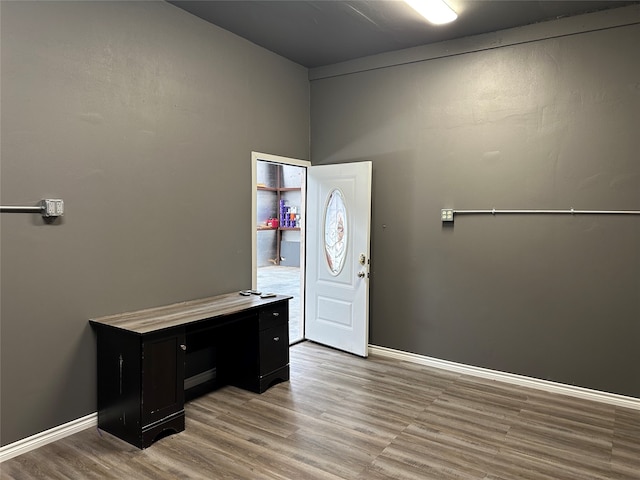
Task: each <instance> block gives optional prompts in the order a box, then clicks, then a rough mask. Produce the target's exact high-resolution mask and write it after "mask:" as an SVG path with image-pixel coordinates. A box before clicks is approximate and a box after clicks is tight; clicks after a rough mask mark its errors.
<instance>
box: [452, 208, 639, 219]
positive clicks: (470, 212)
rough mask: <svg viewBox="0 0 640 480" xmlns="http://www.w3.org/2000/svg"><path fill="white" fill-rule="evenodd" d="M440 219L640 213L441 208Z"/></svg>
mask: <svg viewBox="0 0 640 480" xmlns="http://www.w3.org/2000/svg"><path fill="white" fill-rule="evenodd" d="M440 212H441V213H440V219H441V220H442V221H443V222H453V219H454V217H455V215H480V214H490V215H497V214H501V213H507V214H537V215H540V214H565V215H566V214H568V215H640V210H576V209H574V208H571V209H569V210H497V209H495V208H492V209H491V210H456V209H454V208H443V209H442V210H441V211H440Z"/></svg>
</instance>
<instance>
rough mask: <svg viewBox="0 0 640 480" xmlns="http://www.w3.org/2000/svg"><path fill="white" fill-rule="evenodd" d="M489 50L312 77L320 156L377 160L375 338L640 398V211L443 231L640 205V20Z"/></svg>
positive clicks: (536, 30) (317, 160)
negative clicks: (477, 212) (451, 216)
mask: <svg viewBox="0 0 640 480" xmlns="http://www.w3.org/2000/svg"><path fill="white" fill-rule="evenodd" d="M631 12H634V14H635V15H636V19H637V13H638V10H637V9H635V10H631ZM545 28H546V27H545V25H539V26H535V27H532V28H529V32H530V33H531V32H533V35H532V36H533V37H544V33H545ZM516 36H517V34H516ZM482 40H483V42H484V44H491V48H489V49H483V50H481V51H477V52H475V53H467V54H460V55H447V53H446V52H447V51H448V50H449V46H448V45H446V44H445V45H443V46H442V48H441V51H442V52H441V53H442V55H444V56H443V57H442V58H436V59H432V60H428V61H419V62H416V63H409V64H404V65H398V66H392V67H389V68H377V69H374V70H370V71H362V72H356V73H348V71H349V68H345V69H344V70H345V72H347V73H346V74H343V75H338V76H335V77H328V78H319V79H317V80H314V81H312V83H311V119H312V122H311V123H312V130H311V138H312V149H311V158H312V162H313V163H314V164H324V163H335V162H342V161H358V160H372V161H373V219H372V261H371V268H372V277H371V325H370V342H371V343H372V344H375V345H381V346H385V347H390V348H394V349H400V350H405V351H409V352H415V353H418V354H422V355H427V356H432V357H436V358H440V359H446V360H451V361H455V362H461V363H464V364H470V365H476V366H481V367H487V368H491V369H496V370H501V371H507V372H513V373H517V374H523V375H527V376H532V377H537V378H541V379H548V380H553V381H558V382H562V383H566V384H572V385H579V386H583V387H588V388H593V389H598V390H603V391H608V392H615V393H618V394H624V395H629V396H634V397H640V348H638V345H639V343H640V217H621V216H617V217H616V216H606V217H605V216H574V217H572V216H520V215H513V216H495V217H492V216H491V215H489V216H465V217H457V219H456V221H455V224H454V225H452V226H450V225H443V224H442V223H441V222H440V209H441V208H447V207H448V208H458V209H486V208H488V209H491V208H503V209H569V208H575V209H634V210H638V209H640V159H639V156H638V155H639V154H640V130H639V125H640V62H639V61H638V45H640V25H638V24H636V25H632V26H625V27H619V28H612V29H608V30H602V31H593V32H591V33H582V34H578V35H569V36H560V37H558V38H546V39H545V38H543V39H542V40H539V41H532V42H523V43H522V44H519V45H513V46H504V47H496V46H498V45H503V44H504V43H505V42H503V41H502V40H504V39H503V38H501V37H500V36H495V38H494V40H495V41H494V42H491V41H487V40H486V38H485V39H482ZM465 42H466V44H467V45H468V47H469V48H468V49H469V50H473V49H474V45H473V39H467V40H465ZM478 46H479V47H480V46H481V45H480V44H479V45H478ZM391 57H393V55H391V56H389V59H390V61H391V62H393V60H394V59H393V58H391ZM399 58H400V57H399ZM314 77H317V75H314V72H313V71H312V78H314Z"/></svg>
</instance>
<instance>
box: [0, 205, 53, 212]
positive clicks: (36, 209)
mask: <svg viewBox="0 0 640 480" xmlns="http://www.w3.org/2000/svg"><path fill="white" fill-rule="evenodd" d="M43 209H44V207H43V206H39V207H18V206H15V207H14V206H11V207H0V212H2V213H40V212H42V210H43Z"/></svg>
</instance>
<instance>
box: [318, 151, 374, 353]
mask: <svg viewBox="0 0 640 480" xmlns="http://www.w3.org/2000/svg"><path fill="white" fill-rule="evenodd" d="M370 220H371V162H357V163H342V164H336V165H320V166H315V167H310V168H309V169H308V170H307V223H306V227H307V255H306V266H307V272H306V294H307V299H306V314H305V320H306V321H305V338H307V339H309V340H312V341H315V342H318V343H321V344H324V345H328V346H331V347H335V348H337V349H340V350H344V351H346V352H350V353H354V354H356V355H360V356H362V357H366V356H367V355H368V343H369V252H370V248H369V237H370V232H369V230H370Z"/></svg>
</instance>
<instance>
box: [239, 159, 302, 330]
mask: <svg viewBox="0 0 640 480" xmlns="http://www.w3.org/2000/svg"><path fill="white" fill-rule="evenodd" d="M259 160H260V161H263V162H270V163H280V164H282V165H293V166H296V167H302V168H305V169H306V168H309V167H310V166H311V162H310V161H309V160H300V159H298V158H289V157H281V156H279V155H272V154H270V153H261V152H251V185H252V188H251V231H252V235H251V288H257V286H258V239H257V235H256V226H257V225H258V212H257V203H258V161H259ZM305 177H306V175H305ZM300 195H301V201H302V205H300V207H301V212H300V213H301V216H300V219H301V220H300V315H301V317H302V325H301V327H302V330H301V334H302V338H304V310H305V283H306V282H305V281H303V279H306V269H305V262H304V260H305V258H306V253H305V252H306V240H305V237H306V231H307V228H306V221H307V206H306V201H307V192H306V181H305V182H303V185H302V191H301V192H300Z"/></svg>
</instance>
